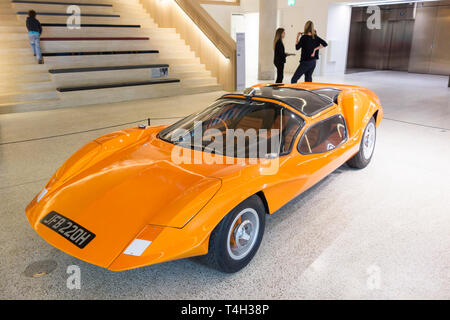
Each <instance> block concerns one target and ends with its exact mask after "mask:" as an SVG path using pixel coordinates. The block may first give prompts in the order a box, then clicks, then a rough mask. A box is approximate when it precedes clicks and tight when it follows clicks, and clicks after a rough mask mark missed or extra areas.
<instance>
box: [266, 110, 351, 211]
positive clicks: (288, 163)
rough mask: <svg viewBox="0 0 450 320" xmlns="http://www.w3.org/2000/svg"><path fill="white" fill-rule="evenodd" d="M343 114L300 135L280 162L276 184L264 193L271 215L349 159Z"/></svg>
mask: <svg viewBox="0 0 450 320" xmlns="http://www.w3.org/2000/svg"><path fill="white" fill-rule="evenodd" d="M347 142H348V131H347V126H346V123H345V120H344V117H343V116H342V114H339V113H337V114H334V115H331V116H329V117H328V118H326V119H324V120H321V121H318V122H314V123H312V124H310V125H309V126H308V128H306V129H305V130H304V131H303V134H302V136H301V138H300V140H299V142H298V145H297V146H296V148H295V149H294V150H293V151H292V153H291V155H290V156H289V157H287V158H285V159H283V157H281V158H280V167H279V171H278V173H277V176H278V179H277V183H276V184H273V185H271V186H269V187H268V188H267V189H266V190H265V191H264V192H265V195H266V198H267V200H268V203H269V206H270V211H271V212H274V211H276V210H278V209H279V208H280V207H281V206H283V205H284V204H285V203H287V202H288V201H289V200H291V199H292V198H294V197H296V196H298V195H299V194H300V193H302V192H303V191H305V190H307V189H308V188H310V187H311V186H313V185H314V184H316V183H317V182H319V181H320V180H322V179H323V178H324V177H326V176H327V175H328V174H330V173H331V172H333V171H334V170H336V169H337V168H338V167H339V166H341V165H342V164H343V163H344V162H345V161H346V160H347V159H348V157H350V156H351V155H349V152H352V151H351V150H350V148H349V144H348V143H347Z"/></svg>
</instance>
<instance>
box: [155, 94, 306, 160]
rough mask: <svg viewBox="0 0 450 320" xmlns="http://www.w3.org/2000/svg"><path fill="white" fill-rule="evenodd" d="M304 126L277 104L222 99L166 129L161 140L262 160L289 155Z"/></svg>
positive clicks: (207, 150)
mask: <svg viewBox="0 0 450 320" xmlns="http://www.w3.org/2000/svg"><path fill="white" fill-rule="evenodd" d="M303 125H304V120H303V119H301V118H300V117H299V116H297V115H295V114H294V113H293V112H291V111H289V110H287V109H286V108H283V107H281V106H279V105H277V104H274V103H269V102H260V101H251V100H241V99H222V100H219V101H217V102H216V103H214V104H213V105H212V106H211V107H209V108H207V109H206V110H204V111H202V112H200V113H197V114H194V115H191V116H189V117H187V118H185V119H183V120H181V121H179V122H177V123H175V124H174V125H172V126H170V127H168V128H166V129H164V130H163V131H161V133H160V134H159V138H160V139H163V140H165V141H167V142H170V143H173V144H175V145H179V146H182V147H186V148H192V149H196V150H201V151H205V152H211V153H214V154H221V155H225V156H230V157H238V158H261V157H267V155H271V156H274V155H276V156H278V155H283V154H287V153H289V152H290V151H291V149H292V145H293V143H294V141H295V138H296V137H297V135H298V133H299V132H300V130H301V128H302V127H303Z"/></svg>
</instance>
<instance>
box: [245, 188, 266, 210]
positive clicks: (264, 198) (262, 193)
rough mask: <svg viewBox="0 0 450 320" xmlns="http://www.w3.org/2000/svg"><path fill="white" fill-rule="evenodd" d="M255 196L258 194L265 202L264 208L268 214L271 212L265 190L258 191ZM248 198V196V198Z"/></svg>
mask: <svg viewBox="0 0 450 320" xmlns="http://www.w3.org/2000/svg"><path fill="white" fill-rule="evenodd" d="M255 196H258V197H259V198H260V199H261V201H262V203H263V204H264V209H265V210H266V214H270V209H269V203H268V202H267V199H266V195H265V194H264V191H262V190H261V191H258V192H257V193H256V194H255ZM247 199H248V198H247Z"/></svg>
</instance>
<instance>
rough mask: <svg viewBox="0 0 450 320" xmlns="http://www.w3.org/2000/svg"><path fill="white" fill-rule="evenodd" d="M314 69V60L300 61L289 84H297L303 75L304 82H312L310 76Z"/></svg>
mask: <svg viewBox="0 0 450 320" xmlns="http://www.w3.org/2000/svg"><path fill="white" fill-rule="evenodd" d="M315 68H316V60H308V61H301V62H300V65H299V66H298V68H297V70H296V71H295V73H294V76H293V77H292V80H291V83H297V81H298V80H299V79H300V78H301V77H302V76H303V75H305V82H312V74H313V72H314V69H315Z"/></svg>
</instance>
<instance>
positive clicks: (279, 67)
mask: <svg viewBox="0 0 450 320" xmlns="http://www.w3.org/2000/svg"><path fill="white" fill-rule="evenodd" d="M275 67H277V80H276V81H275V83H283V78H284V63H280V64H276V65H275Z"/></svg>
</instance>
